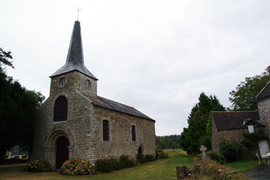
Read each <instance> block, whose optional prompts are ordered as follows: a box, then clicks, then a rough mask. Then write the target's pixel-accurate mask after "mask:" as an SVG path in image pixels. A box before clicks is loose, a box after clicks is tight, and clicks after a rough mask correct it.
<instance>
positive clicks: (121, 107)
mask: <svg viewBox="0 0 270 180" xmlns="http://www.w3.org/2000/svg"><path fill="white" fill-rule="evenodd" d="M83 95H84V96H86V97H87V98H89V99H90V100H91V101H92V102H93V103H92V104H93V105H94V106H99V107H103V108H106V109H110V110H113V111H118V112H121V113H125V114H129V115H132V116H136V117H140V118H144V119H148V120H151V121H155V120H153V119H152V118H150V117H148V116H146V115H145V114H143V113H141V112H140V111H138V110H137V109H135V108H134V107H131V106H128V105H125V104H122V103H119V102H116V101H112V100H110V99H106V98H104V97H101V96H97V98H95V97H90V96H87V95H85V94H83Z"/></svg>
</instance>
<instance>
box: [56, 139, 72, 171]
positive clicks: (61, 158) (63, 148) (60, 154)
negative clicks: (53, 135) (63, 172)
mask: <svg viewBox="0 0 270 180" xmlns="http://www.w3.org/2000/svg"><path fill="white" fill-rule="evenodd" d="M56 146H57V149H56V169H61V166H62V165H63V163H64V162H65V161H66V160H68V159H69V157H68V146H69V142H68V140H67V138H66V137H64V136H61V137H60V138H58V140H57V143H56Z"/></svg>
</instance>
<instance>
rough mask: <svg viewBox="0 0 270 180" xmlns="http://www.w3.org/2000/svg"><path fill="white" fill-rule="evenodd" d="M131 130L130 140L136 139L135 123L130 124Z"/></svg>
mask: <svg viewBox="0 0 270 180" xmlns="http://www.w3.org/2000/svg"><path fill="white" fill-rule="evenodd" d="M131 131H132V141H136V129H135V125H132V126H131Z"/></svg>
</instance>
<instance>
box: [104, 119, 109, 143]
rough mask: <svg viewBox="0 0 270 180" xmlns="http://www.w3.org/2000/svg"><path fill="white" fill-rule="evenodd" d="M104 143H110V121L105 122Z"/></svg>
mask: <svg viewBox="0 0 270 180" xmlns="http://www.w3.org/2000/svg"><path fill="white" fill-rule="evenodd" d="M103 141H109V121H107V120H103Z"/></svg>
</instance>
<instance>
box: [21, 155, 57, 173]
mask: <svg viewBox="0 0 270 180" xmlns="http://www.w3.org/2000/svg"><path fill="white" fill-rule="evenodd" d="M24 170H25V171H35V172H47V171H50V170H52V168H51V164H50V163H49V162H47V161H45V160H41V159H37V158H33V159H30V160H29V161H28V164H27V165H26V168H25V169H24Z"/></svg>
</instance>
